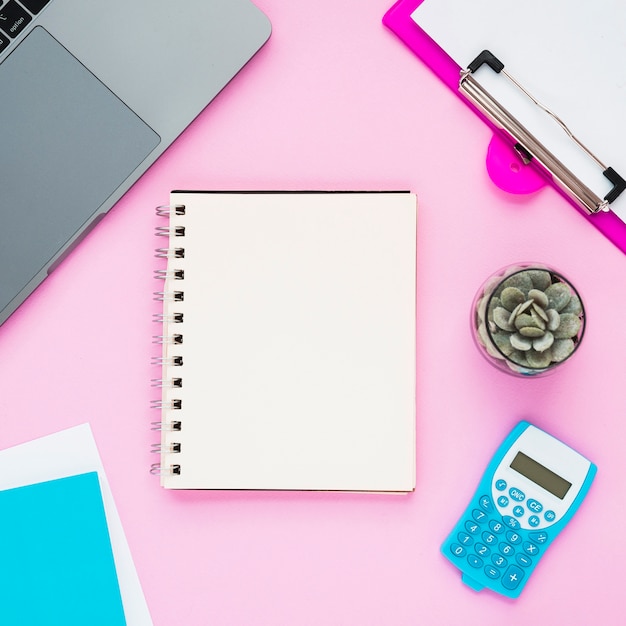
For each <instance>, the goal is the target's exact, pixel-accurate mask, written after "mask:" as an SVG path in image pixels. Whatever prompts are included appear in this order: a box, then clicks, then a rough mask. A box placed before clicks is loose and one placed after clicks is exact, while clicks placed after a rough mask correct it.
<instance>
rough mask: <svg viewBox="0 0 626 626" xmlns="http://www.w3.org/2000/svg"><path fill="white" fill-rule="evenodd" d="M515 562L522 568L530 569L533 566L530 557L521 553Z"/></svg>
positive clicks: (517, 555) (516, 556)
mask: <svg viewBox="0 0 626 626" xmlns="http://www.w3.org/2000/svg"><path fill="white" fill-rule="evenodd" d="M515 560H516V561H517V564H518V565H521V566H522V567H530V566H531V565H532V564H533V560H532V559H531V558H530V557H529V556H528V555H526V554H522V553H521V552H520V553H519V554H516V555H515Z"/></svg>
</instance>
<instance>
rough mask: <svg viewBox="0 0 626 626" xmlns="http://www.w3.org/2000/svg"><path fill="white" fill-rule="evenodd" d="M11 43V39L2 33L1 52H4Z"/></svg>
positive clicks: (0, 35)
mask: <svg viewBox="0 0 626 626" xmlns="http://www.w3.org/2000/svg"><path fill="white" fill-rule="evenodd" d="M9 43H10V40H9V38H8V37H7V36H6V35H4V34H2V33H1V32H0V52H2V51H3V50H4V49H5V48H6V47H7V46H8V45H9Z"/></svg>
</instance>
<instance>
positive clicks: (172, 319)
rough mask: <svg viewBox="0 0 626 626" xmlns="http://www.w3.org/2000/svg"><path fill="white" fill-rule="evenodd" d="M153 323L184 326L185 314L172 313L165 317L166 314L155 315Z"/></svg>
mask: <svg viewBox="0 0 626 626" xmlns="http://www.w3.org/2000/svg"><path fill="white" fill-rule="evenodd" d="M152 321H153V322H155V323H156V324H165V323H166V322H167V323H169V324H182V322H183V314H182V313H172V314H171V315H165V314H164V313H154V314H153V315H152Z"/></svg>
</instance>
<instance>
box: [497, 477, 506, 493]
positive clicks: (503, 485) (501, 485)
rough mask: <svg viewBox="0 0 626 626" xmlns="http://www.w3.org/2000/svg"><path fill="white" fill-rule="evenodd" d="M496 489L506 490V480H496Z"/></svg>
mask: <svg viewBox="0 0 626 626" xmlns="http://www.w3.org/2000/svg"><path fill="white" fill-rule="evenodd" d="M496 489H497V490H498V491H504V490H505V489H506V480H502V479H500V480H496Z"/></svg>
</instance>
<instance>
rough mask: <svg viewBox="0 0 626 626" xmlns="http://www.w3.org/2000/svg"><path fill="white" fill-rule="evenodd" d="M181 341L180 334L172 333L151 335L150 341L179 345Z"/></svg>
mask: <svg viewBox="0 0 626 626" xmlns="http://www.w3.org/2000/svg"><path fill="white" fill-rule="evenodd" d="M182 342H183V336H182V335H180V334H178V333H177V334H174V335H169V336H166V335H152V343H158V344H161V345H165V344H167V345H170V346H172V345H180V344H181V343H182Z"/></svg>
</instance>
